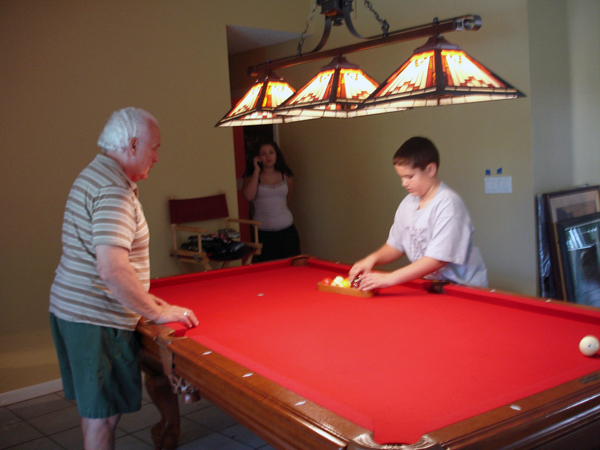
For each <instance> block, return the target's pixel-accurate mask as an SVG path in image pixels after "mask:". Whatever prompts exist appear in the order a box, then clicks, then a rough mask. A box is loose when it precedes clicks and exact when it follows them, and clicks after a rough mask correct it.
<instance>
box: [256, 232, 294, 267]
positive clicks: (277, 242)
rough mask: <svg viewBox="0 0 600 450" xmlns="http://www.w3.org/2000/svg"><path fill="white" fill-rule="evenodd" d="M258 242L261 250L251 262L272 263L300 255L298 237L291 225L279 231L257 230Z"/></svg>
mask: <svg viewBox="0 0 600 450" xmlns="http://www.w3.org/2000/svg"><path fill="white" fill-rule="evenodd" d="M258 240H259V241H260V242H261V243H262V244H263V249H262V252H261V254H260V255H258V256H255V257H254V259H253V261H256V262H265V261H273V260H275V259H284V258H289V257H290V256H296V255H299V254H300V237H299V236H298V230H296V227H295V226H294V225H293V224H292V226H290V227H288V228H285V229H283V230H280V231H261V230H258Z"/></svg>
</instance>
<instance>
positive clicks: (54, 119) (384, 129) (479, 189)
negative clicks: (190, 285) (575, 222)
mask: <svg viewBox="0 0 600 450" xmlns="http://www.w3.org/2000/svg"><path fill="white" fill-rule="evenodd" d="M225 3H226V4H227V7H225V6H224V4H225ZM313 3H314V2H313V1H312V0H311V1H308V0H306V1H304V2H297V1H292V0H287V1H282V0H228V1H227V2H208V1H200V0H188V1H183V0H178V1H175V2H174V1H166V0H160V1H159V0H154V1H149V0H139V1H138V0H126V1H122V2H109V1H100V0H99V1H90V2H80V1H77V0H70V1H58V0H57V1H53V2H41V1H26V0H4V1H2V2H0V61H2V63H1V64H0V80H2V82H0V98H2V101H1V102H0V118H1V125H0V136H1V137H2V139H1V141H0V142H2V147H3V148H2V152H1V153H0V162H1V163H0V179H1V180H2V183H0V205H1V206H0V211H1V217H0V230H1V231H2V233H1V237H0V239H1V242H2V244H1V248H2V256H3V257H2V260H1V261H2V262H1V264H2V266H1V267H0V269H1V270H0V277H1V280H0V286H1V287H0V292H1V294H0V302H1V308H2V309H1V310H2V314H1V315H0V325H1V328H0V330H2V331H0V333H1V334H2V336H0V338H1V339H2V341H1V342H2V349H1V350H0V380H1V381H0V393H1V392H6V391H10V390H14V389H18V388H21V387H25V386H29V385H33V384H36V383H41V382H43V381H48V380H52V379H55V378H58V377H59V374H58V371H57V369H56V362H55V361H56V360H55V356H54V351H53V348H52V343H51V341H50V338H49V332H48V328H47V304H48V289H49V286H50V284H51V282H52V277H53V272H54V269H55V267H56V264H57V263H58V260H59V257H60V242H59V241H60V226H61V218H62V212H63V208H64V202H65V200H66V195H67V193H68V190H69V187H70V185H71V183H72V182H73V179H74V178H75V176H76V175H77V173H78V172H79V171H80V170H81V169H82V168H83V167H84V166H85V165H86V164H87V163H88V162H89V161H90V160H91V159H92V158H93V155H94V154H95V153H96V152H97V148H96V147H95V142H96V139H97V136H98V134H99V132H100V130H101V128H102V126H103V124H104V122H105V121H106V119H107V118H108V116H109V115H110V113H111V112H112V111H113V110H115V109H117V108H120V107H123V106H130V105H133V106H138V107H142V108H146V109H148V110H149V111H150V112H152V113H153V114H154V115H155V116H156V117H157V118H158V120H159V122H160V124H161V129H162V134H163V136H162V137H163V147H162V150H161V155H160V157H161V160H160V162H159V164H158V165H157V166H155V168H154V169H153V172H152V175H151V177H150V179H149V180H147V181H144V182H141V183H140V189H141V200H142V203H143V205H144V209H145V212H146V215H147V218H148V221H149V223H150V227H151V232H152V245H151V263H152V275H153V276H164V275H170V274H173V273H177V271H178V269H177V266H176V265H175V264H174V263H173V262H172V261H171V260H170V259H169V257H168V249H169V245H170V244H169V231H168V219H167V210H166V199H167V198H168V196H169V194H175V195H177V196H180V197H184V196H188V195H196V194H208V193H212V192H215V191H217V190H221V189H225V190H226V191H227V192H228V194H229V198H230V202H231V207H232V208H235V196H234V195H233V194H234V193H235V178H234V168H233V154H232V152H233V150H232V136H231V131H230V130H227V129H215V128H213V126H214V124H215V123H216V122H217V120H219V119H220V118H221V117H222V115H223V114H224V113H225V112H226V111H227V109H228V106H229V101H228V98H229V73H228V61H227V52H226V47H227V42H226V36H225V26H226V25H227V24H229V25H241V26H249V27H255V28H264V29H278V30H286V31H298V32H301V31H302V29H303V28H304V24H305V20H306V17H307V16H308V14H309V12H310V9H311V6H312V4H313ZM358 3H359V8H358V9H359V11H358V15H357V26H358V27H359V29H360V30H366V31H365V34H367V35H371V34H376V33H377V28H376V27H375V26H373V25H371V22H373V20H372V18H371V17H370V15H369V13H368V12H366V11H365V10H364V8H363V6H362V3H361V2H360V1H359V2H358ZM373 3H374V6H375V8H376V10H377V11H378V12H379V13H380V15H382V16H383V17H385V18H386V19H387V20H388V21H389V22H390V24H391V29H393V30H395V29H399V28H405V27H409V26H414V25H418V24H423V23H427V22H429V21H431V20H432V19H433V17H435V16H437V17H439V18H440V19H445V18H449V17H454V16H457V15H462V14H469V13H472V14H479V15H481V16H482V17H483V27H482V28H481V30H480V31H477V32H456V33H450V34H448V35H447V36H446V37H447V39H448V40H449V41H450V42H452V43H455V44H459V45H462V46H463V49H464V50H465V51H467V52H468V53H469V54H470V55H471V56H473V57H474V58H476V59H477V60H479V61H480V62H481V63H483V64H484V65H486V66H487V67H489V68H490V69H492V70H493V71H495V72H496V73H497V74H498V75H500V76H501V77H503V78H504V79H506V80H507V81H509V82H510V83H511V84H513V85H515V86H516V87H518V88H519V89H521V90H522V91H523V92H525V93H526V94H527V95H528V97H527V98H526V99H519V100H515V101H502V102H492V103H484V104H473V105H462V106H451V107H441V108H426V109H419V110H413V111H408V112H401V113H394V114H388V115H384V116H373V117H365V118H359V119H352V120H337V119H321V120H318V121H309V122H304V123H296V124H288V125H284V126H281V127H279V133H280V136H281V139H280V141H281V144H282V149H283V150H284V152H285V153H286V157H287V158H288V159H289V162H290V164H291V165H292V168H293V169H294V171H295V173H296V186H297V190H296V195H295V198H294V199H293V204H292V208H293V211H294V215H295V218H296V222H297V224H298V228H299V231H300V234H301V237H302V242H303V250H304V251H305V252H307V253H311V254H315V255H318V256H322V257H325V258H331V259H339V260H342V261H346V262H352V261H354V260H355V259H357V258H359V257H361V256H363V255H364V254H366V253H367V252H368V251H371V250H373V249H374V248H375V247H376V246H378V245H380V244H381V243H382V242H383V240H384V239H385V236H386V235H387V231H388V229H389V226H390V223H391V220H392V218H393V214H394V210H395V208H396V206H397V204H398V202H399V201H400V200H401V199H402V198H403V196H404V195H405V193H404V192H403V190H402V188H401V186H400V182H399V179H398V178H397V176H396V175H395V173H394V170H393V168H392V166H391V163H390V159H391V156H392V154H393V152H394V151H395V150H396V149H397V148H398V146H399V145H400V144H401V143H402V142H403V141H404V140H405V139H407V138H408V137H410V136H413V135H416V134H419V135H425V136H429V137H431V138H432V139H433V140H434V142H435V143H436V144H437V145H438V147H439V148H440V150H441V153H442V165H441V171H440V175H441V177H442V178H443V179H444V180H445V181H447V182H448V184H450V185H451V186H452V187H453V188H454V189H455V190H457V191H458V192H459V193H460V194H461V195H462V196H463V198H464V199H465V202H466V203H467V206H468V207H469V209H470V211H471V215H472V217H473V221H474V223H475V226H476V235H475V241H476V244H477V245H478V246H479V247H480V248H481V250H482V252H483V255H484V257H485V259H486V262H487V265H488V268H489V271H490V282H491V285H492V286H493V287H497V288H501V289H507V290H511V291H516V292H521V293H525V294H535V292H536V256H535V255H536V250H535V249H536V242H535V220H534V207H533V206H534V195H535V194H537V193H540V192H543V191H547V190H552V189H560V188H563V187H565V186H568V185H571V184H574V183H581V182H589V183H598V182H600V180H599V179H598V178H599V170H598V169H599V168H600V167H599V166H600V162H599V161H598V158H599V156H598V151H597V142H598V141H599V140H598V131H597V129H596V128H597V123H598V105H599V104H600V103H599V102H598V96H599V95H600V94H599V92H600V91H599V89H598V82H597V81H598V79H597V74H598V73H599V72H598V54H597V53H598V52H595V51H594V49H596V48H597V44H598V31H597V30H596V28H595V27H594V24H595V23H598V20H599V19H600V17H599V16H600V13H599V12H598V3H597V2H595V1H592V0H589V1H587V0H553V1H547V0H529V1H527V0H505V1H503V2H489V1H486V0H453V1H452V2H440V1H438V0H377V1H376V2H373ZM400 5H401V8H400V7H399V6H400ZM258 8H260V9H258ZM267 11H268V13H267ZM565 18H566V20H565ZM555 19H560V20H558V22H559V23H561V24H562V25H560V24H559V25H550V22H549V20H553V21H554V22H555V23H556V22H557V21H556V20H555ZM582 21H583V22H584V23H585V27H582V28H581V30H579V29H578V28H579V27H581V22H582ZM320 24H321V19H320V17H317V18H315V23H314V24H313V26H312V27H311V31H312V32H313V34H319V33H320V30H321V25H320ZM584 29H585V30H587V32H586V33H584V32H583V31H582V30H584ZM590 32H591V36H592V37H591V38H592V40H593V42H594V44H593V45H592V44H590V43H589V42H588V39H589V38H590V37H589V33H590ZM332 34H333V36H332V38H331V43H330V44H329V45H328V47H332V46H337V45H342V44H344V43H350V42H354V41H355V40H354V38H352V37H349V35H348V33H347V31H346V30H345V29H342V28H340V29H337V28H336V29H334V30H333V33H332ZM312 39H313V42H314V36H313V38H312ZM548 39H549V40H548ZM423 42H424V41H423V40H418V41H414V42H408V43H402V44H397V45H394V46H389V47H385V48H382V49H377V50H373V51H368V52H361V53H356V54H353V55H349V56H348V58H349V59H350V60H351V61H352V62H355V63H358V64H360V65H361V67H362V68H363V69H364V70H365V71H366V72H367V73H369V74H370V75H371V76H373V77H375V78H376V79H378V80H380V81H381V80H383V79H384V78H385V77H386V76H387V75H389V74H390V73H391V72H392V71H393V70H395V69H396V68H397V67H398V66H399V65H400V64H401V63H402V62H403V61H404V60H406V59H407V58H408V57H409V55H410V54H411V53H412V51H413V50H414V48H416V47H417V46H418V45H421V44H422V43H423ZM306 48H307V49H309V48H311V47H310V42H309V43H307V46H306ZM267 52H268V54H269V55H270V56H272V57H279V56H284V55H288V54H293V53H294V52H295V43H294V44H291V45H287V46H278V47H277V48H275V49H272V48H271V49H268V50H267ZM263 54H264V53H263V52H261V53H260V57H259V59H258V60H255V61H253V62H262V61H263V59H264V58H263ZM556 55H558V58H557V57H556ZM255 56H256V55H255ZM590 58H591V62H590ZM557 59H559V60H560V61H561V62H562V61H565V60H566V61H569V60H571V59H574V60H576V61H578V62H581V63H582V66H583V68H573V69H572V70H571V71H569V73H564V72H558V73H557V71H556V70H555V69H554V68H555V67H556V66H555V65H556V61H557ZM326 62H327V61H321V62H317V63H313V64H310V65H306V66H299V67H297V68H290V69H284V70H282V71H280V72H279V74H280V75H282V76H284V77H285V78H286V79H287V80H288V81H289V82H290V83H292V84H293V85H294V86H296V87H300V86H301V85H302V84H303V83H304V82H306V81H307V80H308V79H309V77H310V76H311V74H312V73H314V72H315V71H316V70H317V69H318V68H319V67H320V66H321V65H323V64H324V63H326ZM244 64H245V62H242V63H241V65H242V66H244ZM547 67H548V68H552V69H554V70H553V71H549V70H546V68H547ZM588 67H590V68H591V69H592V70H587V68H588ZM594 77H595V78H594ZM557 80H558V83H557ZM250 81H251V80H250ZM234 84H235V83H234ZM557 84H559V85H561V86H563V87H564V86H565V85H566V86H568V88H566V89H560V88H559V87H558V86H557ZM582 85H584V86H586V88H585V89H583V88H582ZM569 87H570V88H569ZM499 167H502V168H503V173H504V175H508V176H511V177H512V183H513V193H512V194H509V195H486V194H484V189H483V183H484V180H483V179H484V173H485V170H486V169H490V170H492V171H495V170H496V169H497V168H499Z"/></svg>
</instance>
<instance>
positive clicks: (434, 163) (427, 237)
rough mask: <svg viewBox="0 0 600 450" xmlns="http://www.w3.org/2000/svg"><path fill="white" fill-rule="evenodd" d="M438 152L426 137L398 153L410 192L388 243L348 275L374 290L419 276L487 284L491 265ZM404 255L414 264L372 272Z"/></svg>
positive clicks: (398, 164)
mask: <svg viewBox="0 0 600 450" xmlns="http://www.w3.org/2000/svg"><path fill="white" fill-rule="evenodd" d="M439 158H440V157H439V153H438V151H437V148H436V147H435V145H433V142H431V141H430V140H429V139H426V138H422V137H413V138H411V139H409V140H408V141H406V142H405V143H404V144H402V146H401V147H400V148H399V149H398V151H397V152H396V154H395V155H394V168H395V169H396V172H397V173H398V175H399V176H400V178H401V179H402V186H403V187H404V188H406V190H407V191H408V193H409V194H410V195H407V196H406V197H405V198H404V200H402V202H401V203H400V206H399V207H398V210H397V211H396V216H395V218H394V224H393V225H392V228H391V230H390V234H389V237H388V240H387V242H386V243H385V244H384V245H383V246H382V247H381V248H379V249H378V250H376V251H375V252H373V253H371V254H370V255H368V256H367V257H366V258H364V259H361V260H360V261H358V262H356V263H355V264H354V266H352V268H351V269H350V272H349V274H348V276H349V278H350V279H351V280H353V279H355V278H356V277H357V276H359V275H360V276H361V278H360V289H363V290H371V289H375V288H383V287H389V286H393V285H397V284H402V283H406V282H408V281H411V280H414V279H417V278H422V277H426V278H430V279H435V280H447V281H451V282H454V283H459V284H466V285H471V286H482V287H486V286H487V269H486V267H485V264H484V262H483V259H482V257H481V254H480V253H479V250H478V249H477V248H476V247H473V243H472V235H473V231H474V228H473V224H472V223H471V218H470V216H469V212H468V211H467V208H466V206H465V204H464V203H463V201H462V199H461V198H460V197H459V196H458V194H456V192H454V191H453V190H451V189H450V188H449V187H448V186H446V185H445V184H444V183H443V182H442V181H441V180H440V179H439V178H438V176H437V171H438V168H439V164H440V159H439ZM404 254H406V256H407V257H408V259H409V260H410V262H411V263H410V264H409V265H407V266H405V267H402V268H400V269H398V270H396V271H394V272H391V273H376V272H371V269H372V268H373V267H375V266H379V265H383V264H388V263H391V262H394V261H396V260H398V259H400V258H401V257H402V256H403V255H404Z"/></svg>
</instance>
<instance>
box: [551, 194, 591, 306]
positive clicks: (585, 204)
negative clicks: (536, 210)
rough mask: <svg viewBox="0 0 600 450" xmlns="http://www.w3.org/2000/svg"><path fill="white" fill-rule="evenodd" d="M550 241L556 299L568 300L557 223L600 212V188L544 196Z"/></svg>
mask: <svg viewBox="0 0 600 450" xmlns="http://www.w3.org/2000/svg"><path fill="white" fill-rule="evenodd" d="M544 200H545V203H546V214H547V217H546V222H547V225H548V240H549V243H550V254H551V259H552V267H553V269H554V270H553V272H554V279H555V288H556V292H555V294H556V295H555V297H556V298H557V299H558V300H566V299H567V288H566V283H565V274H564V267H563V261H562V257H561V249H560V243H559V239H558V236H559V233H558V230H557V223H558V222H562V221H565V220H571V219H577V218H580V217H583V216H587V215H590V214H594V213H597V212H600V186H579V187H575V188H572V189H566V190H562V191H556V192H551V193H548V194H544Z"/></svg>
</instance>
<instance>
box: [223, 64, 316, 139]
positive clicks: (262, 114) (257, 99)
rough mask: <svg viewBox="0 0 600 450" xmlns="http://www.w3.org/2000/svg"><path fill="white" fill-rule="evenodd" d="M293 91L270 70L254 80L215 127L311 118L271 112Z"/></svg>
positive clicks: (265, 123) (264, 123)
mask: <svg viewBox="0 0 600 450" xmlns="http://www.w3.org/2000/svg"><path fill="white" fill-rule="evenodd" d="M294 92H295V90H294V88H293V87H291V86H290V85H289V84H288V83H287V82H286V81H285V80H284V79H283V78H280V77H278V76H277V75H275V74H274V73H272V72H269V73H268V74H267V75H266V76H264V77H263V78H261V79H258V80H256V82H255V83H254V85H253V86H252V87H251V88H250V90H249V91H248V92H247V93H246V95H244V97H242V99H241V100H240V101H239V102H238V103H237V104H236V105H235V106H234V107H233V109H231V111H229V112H228V113H227V114H225V116H224V117H223V118H222V119H221V120H220V121H219V122H218V123H217V125H216V126H217V127H234V126H244V125H267V124H273V123H283V122H293V121H298V120H306V119H312V118H313V117H289V118H285V117H283V116H279V115H277V114H275V113H274V112H273V110H274V109H275V107H276V106H278V105H279V104H280V103H281V102H283V101H284V100H285V99H286V98H288V97H289V96H291V95H292V94H293V93H294Z"/></svg>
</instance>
